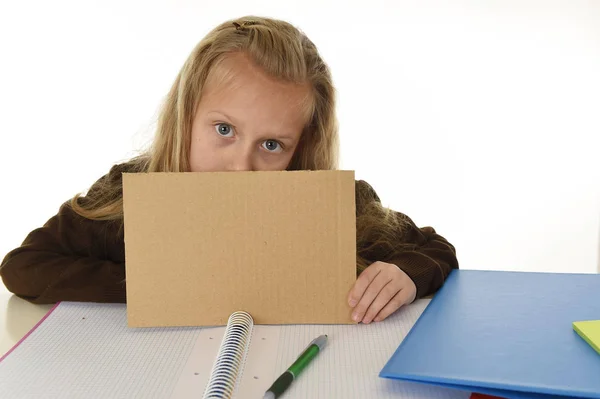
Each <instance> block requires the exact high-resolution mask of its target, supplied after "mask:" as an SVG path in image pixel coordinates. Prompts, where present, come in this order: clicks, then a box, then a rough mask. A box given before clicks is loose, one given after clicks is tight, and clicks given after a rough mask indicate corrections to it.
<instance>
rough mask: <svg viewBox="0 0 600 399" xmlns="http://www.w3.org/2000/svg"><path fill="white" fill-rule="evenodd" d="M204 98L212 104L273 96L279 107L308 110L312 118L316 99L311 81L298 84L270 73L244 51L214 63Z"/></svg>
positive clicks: (256, 99) (251, 101)
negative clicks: (312, 109)
mask: <svg viewBox="0 0 600 399" xmlns="http://www.w3.org/2000/svg"><path fill="white" fill-rule="evenodd" d="M202 97H203V98H204V100H203V101H205V102H211V103H214V102H218V103H231V102H236V101H238V102H240V101H241V102H247V103H253V102H254V101H258V100H259V99H260V98H264V97H269V98H271V102H272V103H273V106H275V107H277V105H281V106H286V107H290V106H291V107H293V108H296V109H302V110H305V111H304V112H303V114H304V116H305V117H308V114H309V113H310V112H309V110H310V109H311V108H312V107H311V105H312V101H313V96H312V90H311V86H310V83H309V82H306V83H303V84H298V83H294V82H289V81H284V80H282V79H278V78H276V77H273V76H270V75H268V74H267V73H266V72H265V71H264V70H262V69H261V68H260V67H259V66H257V65H256V64H255V63H253V62H252V61H251V60H250V59H249V58H248V57H247V56H245V55H243V54H241V53H240V54H232V55H228V56H226V57H225V58H223V59H222V60H221V62H218V63H217V64H215V65H214V66H213V68H212V69H211V71H210V73H209V75H208V77H207V81H206V82H205V85H204V88H203V93H202ZM299 107H301V108H299Z"/></svg>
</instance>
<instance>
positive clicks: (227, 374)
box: [204, 311, 254, 399]
mask: <svg viewBox="0 0 600 399" xmlns="http://www.w3.org/2000/svg"><path fill="white" fill-rule="evenodd" d="M253 326H254V320H253V319H252V316H250V314H248V313H246V312H243V311H240V312H234V313H232V314H231V316H229V320H228V321H227V327H226V328H225V334H224V335H223V340H222V341H221V347H220V349H219V354H218V356H217V359H216V360H215V363H214V364H213V368H212V371H211V375H210V378H209V380H208V384H207V386H206V390H205V391H204V399H208V398H218V399H228V398H231V397H232V395H233V392H234V390H235V386H236V383H237V380H238V376H239V372H240V369H241V368H242V366H243V364H244V361H245V358H246V352H247V351H248V347H249V345H250V337H251V335H252V327H253Z"/></svg>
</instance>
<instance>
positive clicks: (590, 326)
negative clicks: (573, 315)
mask: <svg viewBox="0 0 600 399" xmlns="http://www.w3.org/2000/svg"><path fill="white" fill-rule="evenodd" d="M573 329H574V330H575V331H576V332H577V334H579V335H580V336H581V338H583V339H584V340H585V342H587V343H588V344H590V346H591V347H592V348H594V349H595V350H596V352H598V353H599V354H600V320H587V321H576V322H574V323H573Z"/></svg>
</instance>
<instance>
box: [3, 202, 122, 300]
mask: <svg viewBox="0 0 600 399" xmlns="http://www.w3.org/2000/svg"><path fill="white" fill-rule="evenodd" d="M118 228H119V226H118V225H117V224H115V223H113V222H104V221H92V220H89V219H85V218H83V217H81V216H79V215H78V214H76V213H75V212H74V211H73V210H72V209H71V207H70V206H69V205H68V204H63V205H62V206H61V208H60V210H59V212H58V214H57V215H55V216H53V217H52V218H51V219H50V220H49V221H48V222H47V223H46V224H45V225H44V226H43V227H40V228H38V229H36V230H34V231H32V232H31V233H29V234H28V236H27V237H26V238H25V241H24V242H23V243H22V245H21V246H20V247H18V248H16V249H14V250H12V251H11V252H9V253H8V254H7V255H6V256H5V257H4V260H3V261H2V263H1V264H0V276H1V277H2V280H3V282H4V284H5V285H6V287H7V288H8V290H9V291H11V292H13V293H14V294H16V295H18V296H20V297H22V298H24V299H26V300H28V301H30V302H33V303H39V304H42V303H55V302H57V301H82V302H83V301H89V302H125V264H124V254H122V251H123V243H122V242H121V243H119V241H118V240H119V239H121V240H122V237H119V236H118V234H117V232H118Z"/></svg>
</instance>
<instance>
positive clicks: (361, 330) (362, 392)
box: [0, 299, 469, 399]
mask: <svg viewBox="0 0 600 399" xmlns="http://www.w3.org/2000/svg"><path fill="white" fill-rule="evenodd" d="M428 303H429V300H426V299H424V300H419V301H417V302H415V303H414V304H412V305H410V306H407V307H405V308H403V309H402V310H400V311H398V312H396V313H395V314H394V315H393V316H391V317H390V318H388V319H387V320H385V321H384V322H381V323H373V324H370V325H257V324H254V323H253V320H252V318H251V317H250V316H249V315H247V314H245V313H243V312H236V313H234V314H232V315H231V316H230V317H229V321H228V323H227V325H226V326H220V327H202V328H200V327H157V328H128V327H127V315H126V307H125V305H120V304H90V303H72V302H63V303H60V304H59V305H58V306H56V307H55V308H53V310H51V311H50V312H49V314H48V315H47V316H46V317H45V319H44V320H43V321H41V322H40V323H39V324H38V326H36V328H34V329H33V330H32V331H31V332H30V334H28V336H26V338H24V339H23V341H22V342H21V343H19V344H18V345H16V346H15V347H14V348H13V349H12V350H11V351H10V352H9V353H7V354H6V355H5V356H4V357H3V358H2V359H0V397H2V398H12V399H20V398H32V397H35V398H56V397H61V398H62V397H68V398H92V397H93V398H103V399H109V398H167V399H171V398H177V399H179V398H182V399H183V398H203V397H213V398H227V397H229V396H230V395H231V397H232V398H262V396H263V394H264V392H265V391H266V389H267V388H268V387H269V386H270V385H271V383H272V382H273V381H274V380H275V379H276V378H277V377H278V376H279V375H280V374H281V373H282V372H283V371H284V370H285V369H286V368H287V367H288V366H289V365H290V364H291V363H292V362H293V361H294V360H295V359H296V357H297V356H298V355H299V354H300V353H301V352H302V350H303V349H304V348H305V347H306V346H307V345H308V343H309V342H310V341H311V340H312V339H313V338H315V337H316V336H318V335H320V334H327V335H328V337H329V340H328V344H327V346H326V347H325V349H324V350H323V351H322V352H321V353H320V354H319V355H318V356H317V357H316V359H315V360H314V361H313V362H312V363H311V364H310V365H309V366H308V367H307V368H306V369H305V370H304V372H303V373H302V374H301V375H300V377H299V378H298V380H297V381H296V382H295V383H294V384H293V385H292V387H291V388H290V390H288V391H287V392H286V393H285V396H284V397H285V399H294V398H328V399H329V398H390V399H392V398H393V399H399V398H409V399H420V398H423V399H425V398H428V399H436V398H438V399H446V398H451V399H468V397H469V393H468V392H465V391H459V390H454V389H447V388H440V387H432V386H426V385H420V384H419V385H417V384H414V383H411V382H402V381H389V380H386V379H382V378H379V377H378V373H379V371H380V369H381V367H383V365H384V364H385V362H386V361H387V359H389V357H390V356H391V354H392V353H393V352H394V350H395V349H396V347H397V346H398V344H399V343H400V342H401V341H402V339H403V338H404V337H405V336H406V334H407V333H408V331H409V330H410V328H411V327H412V325H413V324H414V322H415V321H416V319H417V318H418V317H419V316H420V315H421V313H422V312H423V310H424V309H425V307H426V306H427V304H428ZM199 311H201V310H200V309H199ZM219 381H221V382H222V384H219V383H218V382H219Z"/></svg>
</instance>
